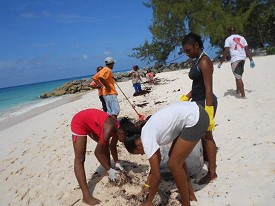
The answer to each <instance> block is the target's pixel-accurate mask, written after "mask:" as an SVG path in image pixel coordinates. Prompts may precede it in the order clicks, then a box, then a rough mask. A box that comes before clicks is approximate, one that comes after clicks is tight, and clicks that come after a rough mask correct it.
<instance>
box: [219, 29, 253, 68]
mask: <svg viewBox="0 0 275 206" xmlns="http://www.w3.org/2000/svg"><path fill="white" fill-rule="evenodd" d="M247 45H248V44H247V42H246V40H245V38H244V37H243V36H240V35H239V34H232V35H231V36H229V37H227V39H226V40H225V44H224V47H229V50H230V56H231V63H233V62H236V61H238V60H245V59H246V53H245V47H246V46H247Z"/></svg>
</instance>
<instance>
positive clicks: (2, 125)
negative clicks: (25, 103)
mask: <svg viewBox="0 0 275 206" xmlns="http://www.w3.org/2000/svg"><path fill="white" fill-rule="evenodd" d="M85 94H86V93H80V94H71V95H64V96H62V97H61V99H58V100H56V101H54V102H51V103H48V104H46V105H43V106H38V107H36V108H33V109H31V110H30V111H27V112H25V113H23V114H19V115H16V116H12V117H7V118H5V119H4V120H2V121H0V132H2V131H4V130H6V129H8V128H10V127H13V126H15V125H17V124H19V123H21V122H23V121H26V120H28V119H30V118H33V117H35V116H37V115H39V114H42V113H44V112H47V111H48V110H51V109H54V108H56V107H59V106H62V105H64V104H67V103H69V102H73V101H76V100H78V99H80V98H81V97H82V96H83V95H85ZM42 101H43V100H42ZM29 105H31V104H29ZM21 109H22V108H20V109H18V110H17V111H20V110H21Z"/></svg>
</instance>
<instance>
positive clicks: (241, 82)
mask: <svg viewBox="0 0 275 206" xmlns="http://www.w3.org/2000/svg"><path fill="white" fill-rule="evenodd" d="M236 83H237V87H238V89H239V91H240V93H241V95H242V97H245V91H244V84H243V80H242V79H236Z"/></svg>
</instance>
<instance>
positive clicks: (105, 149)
mask: <svg viewBox="0 0 275 206" xmlns="http://www.w3.org/2000/svg"><path fill="white" fill-rule="evenodd" d="M132 127H134V124H133V123H131V122H130V121H129V119H128V118H123V119H122V120H121V121H120V122H118V121H117V120H116V119H115V118H113V117H111V116H110V115H109V114H107V113H106V112H103V111H100V110H97V109H86V110H82V111H80V112H78V113H77V114H76V115H74V117H73V119H72V122H71V130H72V134H73V135H72V140H73V147H74V153H75V158H74V172H75V176H76V179H77V181H78V183H79V186H80V189H81V191H82V194H83V199H82V201H83V202H84V203H86V204H88V205H96V204H99V203H100V201H99V200H98V199H97V198H95V197H93V196H92V194H90V191H89V187H88V184H87V179H86V175H85V168H84V162H85V156H86V147H87V136H89V137H90V138H91V139H93V140H94V141H95V142H97V145H96V148H95V151H94V154H95V156H96V158H97V159H98V161H99V162H100V164H101V165H102V166H103V167H104V168H105V170H106V171H107V173H108V175H109V179H110V180H111V181H115V180H116V179H117V178H118V176H119V172H118V171H117V170H115V169H113V168H112V167H111V161H110V151H111V154H112V156H113V159H114V162H115V168H118V169H119V170H123V167H122V166H121V164H120V163H119V160H118V154H117V147H116V143H117V140H119V141H121V142H124V138H125V132H126V130H127V129H129V128H132Z"/></svg>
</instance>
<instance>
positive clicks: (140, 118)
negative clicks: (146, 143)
mask: <svg viewBox="0 0 275 206" xmlns="http://www.w3.org/2000/svg"><path fill="white" fill-rule="evenodd" d="M115 84H116V86H117V87H118V88H119V90H120V91H121V93H122V94H123V96H124V97H125V98H126V99H127V101H128V102H129V104H130V105H131V107H132V108H133V110H135V112H136V113H137V115H138V118H139V120H140V121H143V120H145V116H144V115H142V114H139V113H138V112H137V110H136V108H135V106H134V105H133V104H132V103H131V102H130V100H129V99H128V97H127V96H126V94H125V93H124V92H123V91H122V89H121V88H120V86H118V84H117V83H116V82H115Z"/></svg>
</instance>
